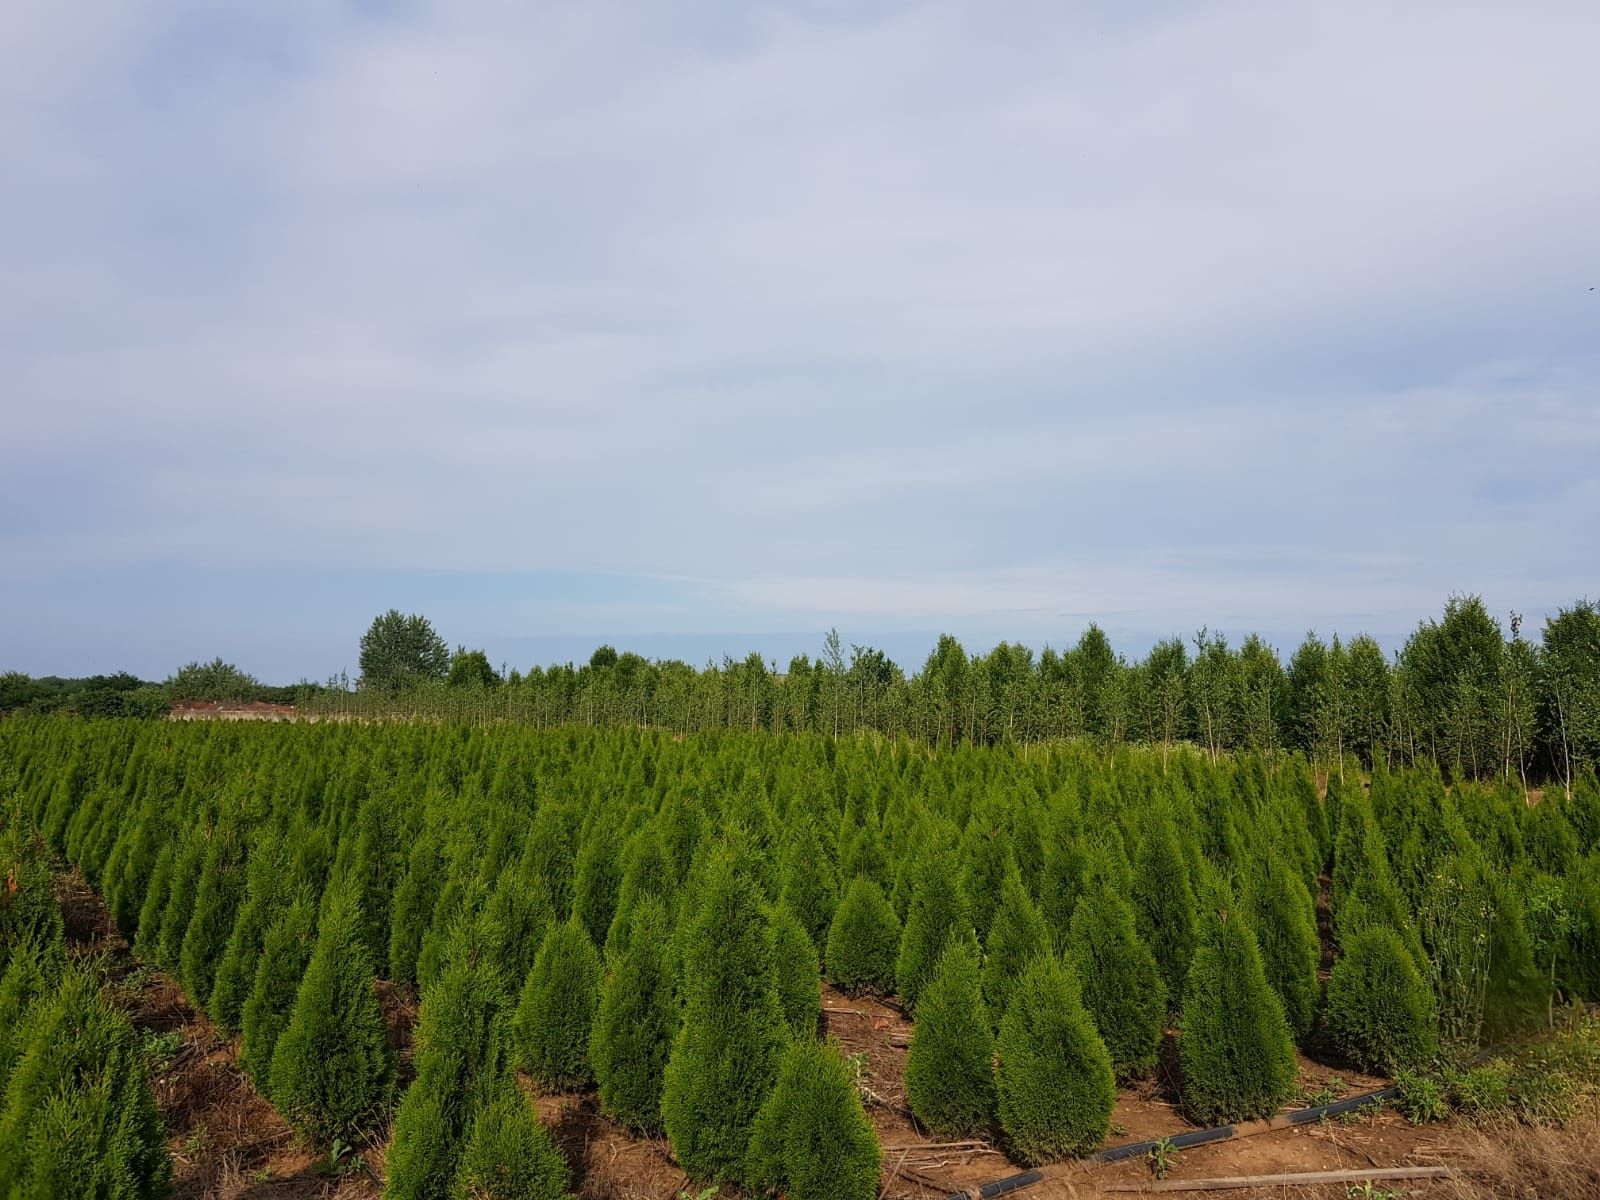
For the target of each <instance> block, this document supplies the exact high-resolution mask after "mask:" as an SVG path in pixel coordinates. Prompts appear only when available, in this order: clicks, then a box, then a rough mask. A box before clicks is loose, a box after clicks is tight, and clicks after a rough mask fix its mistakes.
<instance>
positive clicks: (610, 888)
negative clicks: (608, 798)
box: [572, 826, 622, 946]
mask: <svg viewBox="0 0 1600 1200" xmlns="http://www.w3.org/2000/svg"><path fill="white" fill-rule="evenodd" d="M621 849H622V847H621V846H620V845H619V844H618V841H617V837H616V834H615V833H614V832H613V831H612V830H610V829H609V828H607V827H605V826H600V827H598V828H595V829H591V830H590V832H589V834H588V836H587V837H586V838H585V839H584V841H583V845H582V846H581V847H580V848H579V850H578V858H577V863H576V865H575V867H574V870H575V876H574V879H573V890H572V912H573V915H574V916H576V917H577V918H578V920H579V921H581V922H582V923H583V928H584V931H585V932H586V933H587V934H588V935H589V940H590V941H591V942H592V943H594V944H595V945H597V946H600V945H604V944H605V938H606V934H607V933H608V932H610V929H611V921H612V918H613V917H614V916H615V915H616V911H617V893H618V890H619V889H620V888H621V885H622V867H621V864H620V863H619V862H618V859H619V858H620V857H621Z"/></svg>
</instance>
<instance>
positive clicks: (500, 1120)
mask: <svg viewBox="0 0 1600 1200" xmlns="http://www.w3.org/2000/svg"><path fill="white" fill-rule="evenodd" d="M585 936H587V935H585ZM569 1187H570V1177H569V1176H568V1174H567V1164H566V1160H565V1159H563V1158H562V1157H561V1151H560V1150H558V1149H557V1148H556V1144H555V1142H554V1140H553V1139H552V1138H551V1137H550V1133H549V1131H548V1130H546V1129H545V1127H544V1126H543V1125H541V1124H539V1121H538V1119H537V1118H536V1117H535V1116H534V1112H533V1108H532V1106H531V1105H529V1103H528V1101H527V1099H526V1098H525V1097H524V1096H523V1095H522V1094H521V1093H520V1092H518V1091H517V1089H516V1085H515V1084H514V1083H513V1082H512V1081H511V1080H510V1079H506V1080H503V1081H502V1082H501V1084H500V1086H499V1087H498V1088H497V1089H496V1092H495V1095H494V1098H493V1099H491V1100H489V1101H488V1102H487V1103H485V1104H483V1105H481V1106H480V1107H479V1108H478V1111H477V1113H476V1115H475V1116H474V1117H473V1118H472V1126H471V1130H470V1132H469V1133H468V1136H467V1142H466V1146H465V1147H464V1148H463V1149H462V1151H461V1162H460V1165H459V1166H458V1167H457V1168H456V1177H455V1181H454V1184H453V1185H452V1187H451V1189H450V1197H451V1200H562V1198H563V1197H565V1196H567V1195H568V1194H569V1192H568V1189H569Z"/></svg>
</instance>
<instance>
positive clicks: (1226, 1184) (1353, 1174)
mask: <svg viewBox="0 0 1600 1200" xmlns="http://www.w3.org/2000/svg"><path fill="white" fill-rule="evenodd" d="M1454 1174H1455V1172H1454V1171H1453V1170H1451V1169H1450V1168H1449V1167H1377V1168H1375V1169H1372V1170H1368V1169H1365V1168H1363V1169H1361V1170H1350V1171H1300V1172H1296V1173H1292V1174H1288V1175H1226V1176H1221V1177H1219V1178H1216V1179H1164V1180H1161V1181H1160V1182H1157V1183H1108V1184H1102V1185H1101V1187H1102V1189H1103V1190H1104V1191H1107V1192H1220V1191H1222V1190H1224V1189H1226V1188H1254V1187H1300V1186H1306V1185H1310V1184H1316V1183H1360V1182H1361V1181H1362V1180H1364V1179H1448V1178H1450V1177H1451V1176H1452V1175H1454Z"/></svg>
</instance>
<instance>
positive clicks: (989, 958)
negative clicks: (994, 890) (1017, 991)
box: [983, 870, 1050, 1025]
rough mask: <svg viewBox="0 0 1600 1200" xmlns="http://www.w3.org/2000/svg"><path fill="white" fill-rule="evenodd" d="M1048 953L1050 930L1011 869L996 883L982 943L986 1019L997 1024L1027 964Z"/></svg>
mask: <svg viewBox="0 0 1600 1200" xmlns="http://www.w3.org/2000/svg"><path fill="white" fill-rule="evenodd" d="M1049 950H1050V931H1049V929H1047V928H1046V927H1045V923H1044V917H1043V916H1042V915H1041V914H1040V912H1039V906H1038V905H1037V904H1035V903H1034V902H1033V897H1032V896H1030V895H1028V889H1027V888H1026V887H1025V886H1023V883H1022V876H1021V875H1020V874H1018V873H1017V872H1016V871H1015V870H1013V871H1012V872H1011V873H1010V874H1008V875H1007V876H1006V877H1005V879H1004V880H1003V881H1002V882H1001V884H1000V904H999V906H998V907H997V908H996V909H995V911H994V919H993V920H992V921H991V922H990V924H989V937H988V940H987V941H986V942H985V944H984V958H983V998H984V1001H985V1003H987V1004H988V1006H989V1017H990V1020H992V1021H993V1022H994V1024H996V1025H999V1023H1000V1018H1001V1017H1003V1016H1004V1015H1005V1011H1006V1006H1007V1005H1008V1004H1010V1002H1011V992H1012V989H1013V988H1014V987H1015V986H1016V983H1017V980H1019V979H1021V978H1022V975H1023V972H1024V971H1026V970H1027V969H1028V964H1029V963H1031V962H1032V961H1033V960H1034V959H1035V958H1038V957H1039V956H1040V955H1041V954H1045V953H1047V952H1048V951H1049Z"/></svg>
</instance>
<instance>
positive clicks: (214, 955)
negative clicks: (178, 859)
mask: <svg viewBox="0 0 1600 1200" xmlns="http://www.w3.org/2000/svg"><path fill="white" fill-rule="evenodd" d="M242 883H243V878H242V876H241V874H240V871H239V864H238V847H237V845H236V844H234V843H233V842H232V840H231V838H228V837H226V836H224V835H222V834H220V833H219V834H218V835H217V836H216V837H213V838H212V840H211V845H210V846H209V847H208V848H207V850H206V858H205V865H204V866H203V867H202V868H201V871H200V880H199V882H198V884H196V886H195V897H194V914H193V915H192V916H191V917H190V919H189V925H188V928H187V929H186V930H185V931H184V935H183V946H182V948H181V950H180V951H179V956H178V968H179V978H180V979H182V980H183V990H184V991H185V992H187V993H188V996H189V1003H191V1004H193V1005H194V1006H195V1007H196V1008H205V1007H206V1006H207V1005H208V1004H209V1003H210V1001H211V985H212V983H213V981H214V980H215V979H216V971H217V966H218V964H219V963H220V962H221V960H222V956H223V952H224V951H225V950H226V949H227V948H228V939H229V938H230V936H231V935H232V933H233V926H234V921H235V920H236V919H237V917H238V915H239V900H240V895H241V893H242V891H243V887H242V886H241V885H242Z"/></svg>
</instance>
